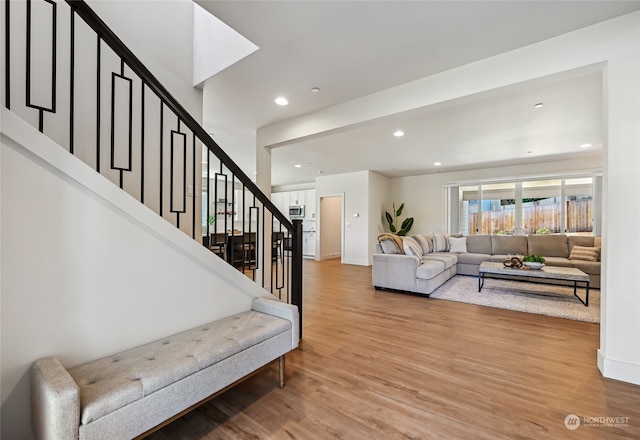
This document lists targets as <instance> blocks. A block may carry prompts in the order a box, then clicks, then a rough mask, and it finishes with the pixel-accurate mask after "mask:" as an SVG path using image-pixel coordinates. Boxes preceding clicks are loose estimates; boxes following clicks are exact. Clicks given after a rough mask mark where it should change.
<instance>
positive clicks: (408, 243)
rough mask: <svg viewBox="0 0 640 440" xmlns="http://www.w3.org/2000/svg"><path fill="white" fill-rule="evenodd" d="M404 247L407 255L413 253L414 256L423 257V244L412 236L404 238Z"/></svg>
mask: <svg viewBox="0 0 640 440" xmlns="http://www.w3.org/2000/svg"><path fill="white" fill-rule="evenodd" d="M402 249H403V250H404V253H405V254H407V255H413V256H414V257H418V258H420V257H422V246H420V245H419V244H418V242H417V241H416V240H415V239H413V238H412V237H403V238H402Z"/></svg>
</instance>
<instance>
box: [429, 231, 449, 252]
mask: <svg viewBox="0 0 640 440" xmlns="http://www.w3.org/2000/svg"><path fill="white" fill-rule="evenodd" d="M449 248H450V245H449V234H440V233H437V232H434V233H433V252H449Z"/></svg>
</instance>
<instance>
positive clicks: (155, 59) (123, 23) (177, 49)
mask: <svg viewBox="0 0 640 440" xmlns="http://www.w3.org/2000/svg"><path fill="white" fill-rule="evenodd" d="M87 3H88V4H89V6H91V8H92V9H93V10H94V11H95V12H96V14H98V16H100V18H101V19H102V20H103V21H104V22H105V23H107V25H108V26H109V27H110V28H111V29H112V30H113V31H114V32H115V33H116V35H117V36H118V37H119V38H120V39H121V40H122V41H124V43H125V44H126V45H127V46H128V47H129V49H131V51H132V52H133V53H134V54H135V55H136V56H137V57H138V58H140V60H142V62H143V63H144V64H145V66H147V68H148V69H149V70H150V71H151V72H152V73H153V75H154V76H155V77H156V78H158V79H159V80H160V82H161V83H162V84H163V85H164V86H165V87H166V88H167V89H169V92H171V94H173V95H174V96H175V97H176V98H177V99H178V101H179V102H180V104H182V105H183V106H184V107H185V108H186V109H187V110H188V111H189V113H191V116H193V118H194V119H195V120H196V121H198V122H201V121H202V92H201V91H200V90H198V89H196V88H194V87H193V2H192V1H191V0H170V1H166V0H119V1H104V0H89V1H88V2H87Z"/></svg>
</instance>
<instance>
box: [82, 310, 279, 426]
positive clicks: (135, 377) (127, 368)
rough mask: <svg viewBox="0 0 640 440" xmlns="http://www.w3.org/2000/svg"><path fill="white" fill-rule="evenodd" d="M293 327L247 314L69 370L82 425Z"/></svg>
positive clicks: (267, 316)
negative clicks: (75, 389)
mask: <svg viewBox="0 0 640 440" xmlns="http://www.w3.org/2000/svg"><path fill="white" fill-rule="evenodd" d="M290 328H291V322H290V321H287V320H286V319H282V318H278V317H275V316H271V315H266V314H264V313H260V312H256V311H247V312H243V313H240V314H238V315H234V316H230V317H228V318H224V319H221V320H219V321H216V322H212V323H210V324H206V325H203V326H200V327H196V328H194V329H191V330H188V331H185V332H183V333H178V334H176V335H173V336H169V337H167V338H163V339H161V340H158V341H155V342H151V343H149V344H146V345H142V346H139V347H136V348H132V349H130V350H126V351H123V352H121V353H118V354H115V355H113V356H109V357H106V358H103V359H99V360H96V361H93V362H89V363H87V364H84V365H80V366H77V367H74V368H70V369H69V374H70V375H71V377H72V378H73V379H74V381H75V382H76V383H77V384H78V387H79V388H80V404H81V408H82V409H81V414H80V422H81V424H83V425H86V424H88V423H91V422H92V421H94V420H96V419H98V418H100V417H103V416H104V415H106V414H109V413H111V412H113V411H115V410H116V409H118V408H121V407H123V406H125V405H128V404H130V403H131V402H134V401H136V400H138V399H141V398H143V397H144V396H147V395H149V394H151V393H153V392H155V391H157V390H159V389H160V388H163V387H165V386H167V385H169V384H171V383H174V382H177V381H179V380H180V379H182V378H184V377H186V376H188V375H190V374H193V373H195V372H197V371H199V370H202V369H204V368H207V367H208V366H210V365H213V364H215V363H216V362H219V361H220V360H222V359H226V358H228V357H230V356H233V355H234V354H236V353H238V352H239V351H241V350H244V349H246V348H248V347H250V346H252V345H256V344H258V343H260V342H262V341H265V340H267V339H269V338H270V337H272V336H275V335H277V334H280V333H282V332H285V331H287V330H289V329H290Z"/></svg>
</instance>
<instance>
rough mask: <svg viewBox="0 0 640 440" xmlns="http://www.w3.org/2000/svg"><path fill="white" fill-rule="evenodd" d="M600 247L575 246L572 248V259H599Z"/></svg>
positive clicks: (570, 256)
mask: <svg viewBox="0 0 640 440" xmlns="http://www.w3.org/2000/svg"><path fill="white" fill-rule="evenodd" d="M599 255H600V249H599V248H597V247H587V246H574V247H573V249H571V255H569V259H570V260H585V261H598V256H599Z"/></svg>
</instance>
